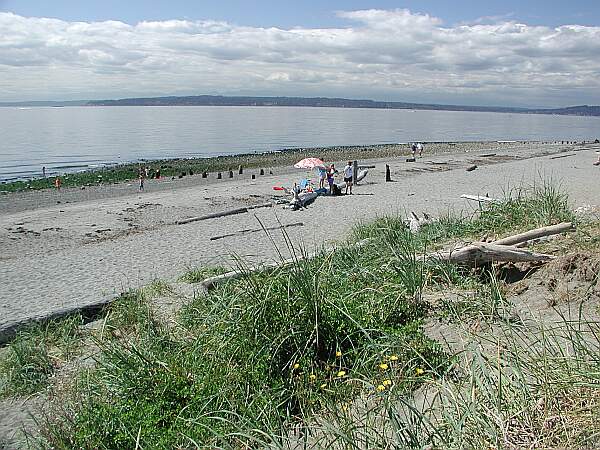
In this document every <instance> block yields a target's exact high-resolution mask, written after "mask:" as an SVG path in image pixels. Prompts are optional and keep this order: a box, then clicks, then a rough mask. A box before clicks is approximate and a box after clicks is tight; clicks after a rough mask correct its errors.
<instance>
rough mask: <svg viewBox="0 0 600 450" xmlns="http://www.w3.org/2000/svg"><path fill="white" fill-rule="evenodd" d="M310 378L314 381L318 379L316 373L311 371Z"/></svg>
mask: <svg viewBox="0 0 600 450" xmlns="http://www.w3.org/2000/svg"><path fill="white" fill-rule="evenodd" d="M308 378H310V380H311V381H314V380H316V379H317V376H316V375H315V374H314V373H311V374H310V377H308Z"/></svg>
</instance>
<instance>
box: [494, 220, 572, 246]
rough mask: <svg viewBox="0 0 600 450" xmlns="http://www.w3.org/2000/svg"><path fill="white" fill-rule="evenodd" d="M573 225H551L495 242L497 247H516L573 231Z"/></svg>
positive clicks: (564, 223) (569, 223) (568, 223)
mask: <svg viewBox="0 0 600 450" xmlns="http://www.w3.org/2000/svg"><path fill="white" fill-rule="evenodd" d="M573 228H574V227H573V223H571V222H563V223H559V224H558V225H550V226H547V227H541V228H536V229H535V230H529V231H526V232H525V233H520V234H515V235H514V236H508V237H505V238H503V239H499V240H497V241H494V244H496V245H516V244H520V243H522V242H527V241H531V240H533V239H539V238H541V237H544V236H551V235H553V234H559V233H564V232H565V231H571V230H573Z"/></svg>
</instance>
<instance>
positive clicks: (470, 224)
mask: <svg viewBox="0 0 600 450" xmlns="http://www.w3.org/2000/svg"><path fill="white" fill-rule="evenodd" d="M570 219H572V215H571V214H570V212H569V209H568V202H567V199H566V197H565V196H564V195H562V194H561V193H560V192H559V191H556V190H555V189H554V188H553V187H552V186H550V185H547V186H546V185H542V186H541V187H536V188H535V189H533V190H531V191H529V192H523V191H520V192H518V193H516V194H515V195H514V196H512V197H510V198H508V199H507V200H506V201H505V202H503V203H500V204H493V205H488V206H485V207H482V209H481V211H479V213H478V214H477V215H476V216H475V217H472V218H452V217H445V218H443V219H441V220H439V221H436V222H433V223H432V224H429V225H426V226H424V227H423V228H422V229H421V231H420V233H418V234H417V235H414V234H412V233H410V232H409V231H408V229H407V228H406V226H405V224H404V222H403V220H402V219H401V218H381V219H378V220H377V221H375V222H373V223H371V224H366V225H363V226H361V227H358V228H357V229H355V231H354V233H353V236H352V238H351V241H352V242H356V241H359V240H362V239H364V238H369V243H368V244H367V245H363V246H360V247H359V246H350V245H345V246H340V247H338V248H336V249H334V250H331V251H326V250H323V251H321V252H320V253H319V254H318V255H316V256H315V257H312V258H306V259H305V258H300V257H298V260H297V261H296V263H295V264H291V265H286V266H282V267H280V268H276V269H270V270H268V271H264V272H252V273H249V272H248V273H246V274H245V275H244V276H243V277H242V278H240V279H237V280H234V281H231V282H229V283H227V284H225V285H221V286H219V287H217V288H216V289H214V290H213V291H211V292H209V293H208V294H206V295H201V296H199V297H196V298H195V299H194V300H193V301H191V302H190V303H189V304H187V305H186V306H185V307H184V308H183V309H182V310H181V312H180V315H179V317H178V325H176V326H165V325H164V324H162V323H160V322H159V321H157V320H156V319H155V318H154V316H153V314H152V311H151V309H150V308H148V307H147V299H145V298H144V297H143V296H133V297H131V298H126V299H124V308H125V310H126V311H129V312H128V313H127V314H125V315H126V316H127V317H128V319H127V320H125V321H124V323H134V324H135V326H133V327H131V328H129V329H127V331H126V332H125V333H123V334H121V335H119V336H118V339H111V340H106V341H103V342H102V343H100V344H99V345H100V347H101V355H100V357H99V358H98V362H97V365H96V367H94V368H93V369H90V370H86V371H84V372H82V373H81V374H80V377H79V378H78V379H77V380H76V381H75V382H74V387H73V389H72V391H71V392H70V393H68V394H67V395H65V397H64V398H63V399H62V401H61V408H60V410H59V413H57V414H55V415H52V416H51V417H46V419H45V422H42V423H41V424H40V425H41V436H40V441H39V445H40V446H41V447H43V448H49V447H52V448H65V449H66V448H135V447H140V448H187V447H202V448H257V447H260V448H262V447H271V448H324V447H329V448H375V447H376V448H383V447H385V448H405V447H415V448H423V447H425V446H427V445H433V446H440V447H445V446H446V445H447V444H448V445H450V446H451V447H466V448H473V447H476V448H480V446H481V445H484V446H487V447H489V446H490V445H492V446H493V445H498V446H504V445H508V446H510V445H512V444H513V443H519V442H526V441H518V440H516V437H515V438H514V439H512V438H511V439H507V438H506V436H505V435H506V433H505V435H502V432H504V431H505V428H506V426H507V424H510V423H511V422H510V420H512V419H511V417H513V416H514V415H517V417H518V412H519V410H518V406H519V405H521V406H528V405H529V406H530V403H527V404H525V403H520V404H519V403H517V401H518V400H522V401H525V400H527V401H528V402H529V401H530V400H531V399H533V398H535V399H536V400H535V401H538V400H537V397H535V396H533V395H532V396H530V398H529V397H523V398H525V400H523V398H521V397H519V396H520V395H521V394H520V392H521V391H520V389H523V386H525V387H526V388H528V389H532V390H533V389H539V387H540V385H541V382H542V381H544V380H543V379H542V376H543V371H541V370H540V371H538V372H534V373H531V372H527V371H531V370H533V369H534V368H541V367H543V364H542V363H543V362H548V363H549V364H550V363H558V362H559V358H556V359H552V358H546V359H545V360H536V359H533V356H531V357H529V356H527V353H523V352H521V353H519V351H518V350H517V348H516V347H515V349H514V350H513V351H508V350H507V349H509V350H510V345H511V343H517V342H518V339H516V336H517V335H516V334H514V335H513V337H514V338H513V339H512V340H507V342H506V343H503V344H502V345H503V347H502V349H503V353H502V355H501V358H496V359H494V358H493V356H494V355H493V353H492V354H488V353H486V352H487V351H488V350H487V347H486V346H482V348H481V349H479V350H477V351H478V352H479V353H477V352H475V351H471V352H469V353H464V354H463V353H459V354H456V355H451V354H448V353H447V352H446V351H444V350H443V349H442V347H441V346H440V344H438V343H436V342H435V341H433V340H431V339H430V338H428V337H427V336H426V335H425V334H424V332H423V329H422V323H423V320H425V319H426V318H427V316H428V315H431V314H435V313H436V312H435V311H432V310H431V305H430V304H429V303H428V302H427V301H426V299H425V297H426V296H425V295H424V293H425V292H428V291H432V290H434V291H444V290H446V289H449V288H456V287H459V288H460V287H465V286H468V287H469V288H470V289H475V290H477V295H478V299H479V300H478V301H479V306H478V307H477V310H476V312H477V313H480V312H482V311H483V317H484V318H485V317H489V318H490V320H491V321H493V322H494V323H496V322H498V323H501V324H503V325H504V326H506V327H507V329H508V330H513V329H515V330H516V328H514V327H513V324H512V322H511V320H505V319H510V308H509V305H508V304H507V300H506V299H505V298H504V296H503V293H502V290H501V289H500V288H499V284H498V280H497V279H496V278H495V277H494V275H493V272H492V275H488V276H480V275H481V274H480V273H473V272H471V271H468V270H464V269H458V268H456V267H453V266H449V265H448V264H445V263H439V262H435V261H428V260H424V259H423V258H420V257H419V255H421V254H423V253H424V252H426V251H427V250H428V249H430V248H435V247H438V246H441V245H444V244H445V243H447V242H448V241H449V240H450V239H456V238H473V237H477V238H481V237H482V235H483V234H485V235H489V234H490V233H493V234H494V235H502V234H505V233H508V232H512V231H521V230H522V229H524V228H530V227H532V226H538V225H548V224H550V223H556V222H560V221H562V220H570ZM288 252H291V253H294V252H296V254H297V255H299V256H305V255H303V254H302V251H301V250H298V249H295V248H293V246H290V248H288ZM282 253H283V252H282ZM282 259H283V257H282ZM241 266H243V265H241ZM145 302H146V303H145ZM464 312H465V310H455V311H454V317H453V320H455V321H459V320H460V319H461V317H462V315H463V313H464ZM474 313H475V311H473V314H474ZM115 316H116V313H115ZM465 316H466V317H470V316H469V314H465ZM107 321H108V319H107ZM121 325H122V324H121ZM120 329H123V328H122V326H121V327H120ZM516 332H517V331H515V333H516ZM518 332H520V331H518ZM540 342H541V343H540V345H541V347H536V346H532V347H530V348H529V350H530V351H532V352H533V351H534V350H536V351H538V353H539V354H538V356H540V355H541V356H542V357H545V355H549V353H544V352H543V351H542V349H543V348H544V345H549V344H548V343H547V342H546V343H545V342H544V341H540ZM488 347H489V346H488ZM496 347H497V346H496ZM496 347H494V348H496ZM498 348H499V347H498ZM589 357H590V354H588V355H587V358H589ZM515 358H523V359H522V364H521V365H519V366H515V365H514V360H515ZM526 358H529V359H528V360H527V359H526ZM574 361H575V362H574V364H573V365H572V369H573V373H576V371H577V370H576V368H577V364H579V362H578V361H577V360H574ZM514 367H518V371H516V374H515V376H514V377H513V378H510V377H509V378H508V379H507V380H504V379H503V378H502V379H501V377H502V376H504V373H505V372H507V371H510V370H513V369H514ZM585 367H589V368H590V369H592V368H593V369H594V370H595V366H585ZM556 373H557V375H556V379H557V380H559V379H560V376H559V372H558V371H557V372H556ZM517 375H518V376H517ZM535 377H538V378H535ZM511 383H512V384H511ZM528 383H529V384H528ZM589 383H590V384H589V385H588V386H587V387H589V386H591V381H590V382H589ZM542 386H543V385H542ZM426 388H430V389H434V391H435V396H434V397H435V401H434V402H433V403H431V402H429V403H428V405H429V406H427V408H425V406H424V405H417V404H415V403H414V402H413V401H412V400H409V399H410V398H411V393H415V392H416V393H419V392H421V391H423V390H425V389H426ZM473 393H474V394H473ZM565 398H566V397H565ZM440 402H441V403H440ZM426 403H427V402H426ZM430 403H431V404H430ZM440 404H441V405H443V406H444V407H443V408H441V409H440V408H437V405H440ZM434 406H436V407H435V408H434ZM446 407H447V408H449V410H448V411H447V408H446ZM511 414H512V415H513V416H511ZM536 420H537V419H536ZM528 423H529V422H528ZM532 423H533V422H532ZM535 423H536V424H538V425H539V424H540V422H539V421H538V422H535ZM515 430H516V428H515ZM538 431H539V430H538ZM541 431H543V429H541ZM517 435H518V433H516V432H515V433H514V436H517ZM574 439H575V438H574ZM577 439H579V438H577ZM547 442H566V441H562V440H560V439H557V440H555V441H551V440H548V441H547ZM569 442H570V441H569ZM573 442H575V441H573ZM577 442H579V441H577Z"/></svg>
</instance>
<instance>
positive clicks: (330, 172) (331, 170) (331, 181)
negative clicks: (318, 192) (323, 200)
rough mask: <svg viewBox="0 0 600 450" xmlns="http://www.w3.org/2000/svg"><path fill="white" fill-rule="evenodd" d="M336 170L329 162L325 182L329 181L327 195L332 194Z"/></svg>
mask: <svg viewBox="0 0 600 450" xmlns="http://www.w3.org/2000/svg"><path fill="white" fill-rule="evenodd" d="M336 173H337V170H335V166H334V165H333V164H331V165H330V166H329V168H328V169H327V182H328V183H329V195H333V185H334V182H335V178H334V177H335V174H336Z"/></svg>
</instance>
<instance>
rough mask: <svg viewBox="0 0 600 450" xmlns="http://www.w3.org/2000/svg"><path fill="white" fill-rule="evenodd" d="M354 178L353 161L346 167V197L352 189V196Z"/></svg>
mask: <svg viewBox="0 0 600 450" xmlns="http://www.w3.org/2000/svg"><path fill="white" fill-rule="evenodd" d="M353 177H354V167H353V166H352V161H348V164H347V165H346V167H344V182H345V183H346V195H348V189H350V195H352V180H353Z"/></svg>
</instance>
